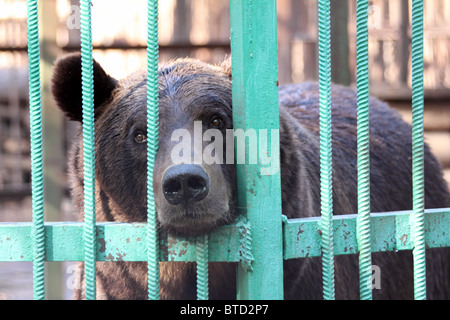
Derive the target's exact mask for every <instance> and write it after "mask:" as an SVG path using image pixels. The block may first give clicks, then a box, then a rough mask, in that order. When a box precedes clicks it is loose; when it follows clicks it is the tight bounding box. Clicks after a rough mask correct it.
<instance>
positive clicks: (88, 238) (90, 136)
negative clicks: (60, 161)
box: [80, 0, 96, 300]
mask: <svg viewBox="0 0 450 320" xmlns="http://www.w3.org/2000/svg"><path fill="white" fill-rule="evenodd" d="M80 24H81V81H82V105H83V167H84V249H85V259H84V263H85V267H84V272H85V280H86V281H85V282H86V295H85V297H86V299H87V300H95V298H96V280H95V278H96V250H95V247H96V244H95V238H96V236H95V232H96V230H95V150H94V148H95V142H94V73H93V60H92V38H91V1H90V0H80Z"/></svg>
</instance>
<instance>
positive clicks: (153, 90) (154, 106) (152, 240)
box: [147, 0, 160, 300]
mask: <svg viewBox="0 0 450 320" xmlns="http://www.w3.org/2000/svg"><path fill="white" fill-rule="evenodd" d="M147 10H148V12H147V235H148V236H147V247H148V249H147V251H148V257H147V263H148V298H149V300H157V299H159V298H160V293H159V291H160V285H159V259H158V257H159V252H158V251H159V246H158V221H157V214H156V208H155V197H154V192H153V167H154V163H155V159H156V153H157V152H158V146H159V132H158V130H159V129H158V128H159V110H158V103H159V99H158V93H159V81H158V59H159V57H158V55H159V53H158V51H159V45H158V1H157V0H148V2H147Z"/></svg>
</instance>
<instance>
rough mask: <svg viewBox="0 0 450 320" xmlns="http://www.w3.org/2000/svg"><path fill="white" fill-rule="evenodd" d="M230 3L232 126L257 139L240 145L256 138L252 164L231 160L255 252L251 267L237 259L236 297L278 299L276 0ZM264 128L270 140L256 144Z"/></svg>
mask: <svg viewBox="0 0 450 320" xmlns="http://www.w3.org/2000/svg"><path fill="white" fill-rule="evenodd" d="M230 9H231V12H230V16H231V51H232V54H231V56H232V74H233V81H232V90H233V126H234V129H235V130H236V129H242V130H244V132H245V131H246V130H248V129H253V130H255V131H256V133H257V140H258V141H247V142H246V146H245V151H246V154H247V155H248V151H249V144H250V143H255V144H256V146H257V150H258V153H259V155H260V156H259V159H258V163H257V164H250V163H246V164H237V165H236V170H237V207H238V208H239V209H240V210H241V214H242V215H243V216H246V217H247V218H248V220H249V223H250V225H251V228H252V241H251V244H252V249H253V250H252V251H253V256H254V261H253V263H252V269H251V268H248V267H246V266H244V265H242V264H239V267H238V281H237V283H238V285H237V287H238V289H237V290H238V298H239V299H282V298H283V259H282V221H281V186H280V174H279V113H278V87H277V79H278V75H277V73H278V65H277V17H276V1H275V0H268V1H241V0H231V1H230ZM261 21H264V23H261ZM262 129H265V130H267V131H265V133H266V134H264V133H262V132H263V131H262ZM267 132H269V133H270V135H271V137H270V138H271V142H274V145H272V143H271V144H270V146H268V147H269V148H268V150H259V149H260V147H261V143H260V139H261V138H265V137H264V135H265V136H266V137H267ZM266 145H268V144H266ZM240 151H242V150H240ZM262 153H264V154H265V155H269V154H270V155H271V158H272V160H273V161H274V162H275V163H272V164H274V167H276V168H275V170H273V171H274V172H268V171H267V170H265V169H267V165H266V164H264V163H262V161H261V154H262ZM277 165H278V166H277Z"/></svg>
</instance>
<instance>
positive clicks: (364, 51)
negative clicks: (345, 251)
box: [356, 0, 372, 300]
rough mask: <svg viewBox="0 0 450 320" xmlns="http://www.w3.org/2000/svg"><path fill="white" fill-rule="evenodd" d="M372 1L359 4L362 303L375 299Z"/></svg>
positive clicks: (359, 240) (358, 94)
mask: <svg viewBox="0 0 450 320" xmlns="http://www.w3.org/2000/svg"><path fill="white" fill-rule="evenodd" d="M368 9H369V1H368V0H358V1H357V2H356V30H357V31H356V89H357V102H358V110H357V140H358V142H357V143H358V152H357V153H358V219H357V225H356V228H357V239H358V249H359V279H360V285H359V286H360V296H361V300H371V299H372V287H371V285H372V282H371V280H372V258H371V249H370V168H369V167H370V165H369V29H368V25H367V20H368V15H369V12H368Z"/></svg>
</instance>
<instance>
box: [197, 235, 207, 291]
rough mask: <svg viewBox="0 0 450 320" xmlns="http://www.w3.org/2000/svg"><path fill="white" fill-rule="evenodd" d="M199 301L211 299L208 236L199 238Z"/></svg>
mask: <svg viewBox="0 0 450 320" xmlns="http://www.w3.org/2000/svg"><path fill="white" fill-rule="evenodd" d="M196 250H197V300H208V299H209V285H208V281H209V275H208V260H209V259H208V251H209V250H208V235H204V236H202V237H198V238H197V246H196Z"/></svg>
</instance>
